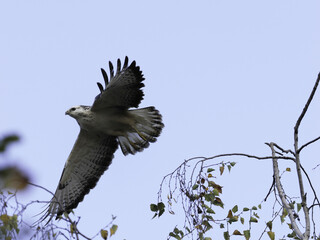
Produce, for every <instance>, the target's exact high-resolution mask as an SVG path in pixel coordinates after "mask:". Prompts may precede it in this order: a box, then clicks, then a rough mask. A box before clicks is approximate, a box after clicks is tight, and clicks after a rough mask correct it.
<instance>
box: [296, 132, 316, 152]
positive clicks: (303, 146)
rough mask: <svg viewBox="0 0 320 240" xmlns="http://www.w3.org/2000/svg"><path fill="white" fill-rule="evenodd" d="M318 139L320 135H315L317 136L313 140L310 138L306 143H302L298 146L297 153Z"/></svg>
mask: <svg viewBox="0 0 320 240" xmlns="http://www.w3.org/2000/svg"><path fill="white" fill-rule="evenodd" d="M319 139H320V136H319V137H317V138H315V139H313V140H311V141H310V142H307V143H306V144H303V145H302V146H301V147H300V148H299V150H298V153H300V152H301V150H302V149H304V148H305V147H306V146H308V145H309V144H311V143H314V142H316V141H318V140H319Z"/></svg>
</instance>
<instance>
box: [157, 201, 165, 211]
mask: <svg viewBox="0 0 320 240" xmlns="http://www.w3.org/2000/svg"><path fill="white" fill-rule="evenodd" d="M164 208H165V205H164V203H163V202H159V203H158V209H159V210H163V209H164Z"/></svg>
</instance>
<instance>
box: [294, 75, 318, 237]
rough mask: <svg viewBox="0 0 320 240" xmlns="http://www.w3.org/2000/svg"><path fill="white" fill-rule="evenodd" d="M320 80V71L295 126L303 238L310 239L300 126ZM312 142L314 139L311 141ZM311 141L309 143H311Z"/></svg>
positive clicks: (295, 149)
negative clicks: (304, 225)
mask: <svg viewBox="0 0 320 240" xmlns="http://www.w3.org/2000/svg"><path fill="white" fill-rule="evenodd" d="M319 81H320V73H319V74H318V77H317V80H316V82H315V84H314V87H313V89H312V91H311V94H310V96H309V98H308V101H307V103H306V105H305V106H304V108H303V110H302V113H301V114H300V116H299V118H298V120H297V122H296V125H295V127H294V151H295V158H296V161H295V162H296V170H297V176H298V182H299V190H300V197H301V201H302V202H301V205H302V208H303V212H304V216H305V224H306V230H305V233H304V234H303V235H304V238H303V239H309V237H310V216H309V210H308V207H307V195H306V193H305V191H304V186H303V180H302V174H301V167H300V166H301V164H300V151H301V150H302V149H303V147H304V146H302V147H301V148H300V149H299V137H298V135H299V127H300V124H301V121H302V119H303V118H304V116H305V114H306V112H307V111H308V108H309V106H310V103H311V101H312V99H313V97H314V94H315V92H316V90H317V87H318V85H319ZM311 142H312V141H311ZM311 142H309V144H310V143H311Z"/></svg>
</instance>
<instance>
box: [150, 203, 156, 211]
mask: <svg viewBox="0 0 320 240" xmlns="http://www.w3.org/2000/svg"><path fill="white" fill-rule="evenodd" d="M150 210H151V211H152V212H157V211H158V205H156V204H150Z"/></svg>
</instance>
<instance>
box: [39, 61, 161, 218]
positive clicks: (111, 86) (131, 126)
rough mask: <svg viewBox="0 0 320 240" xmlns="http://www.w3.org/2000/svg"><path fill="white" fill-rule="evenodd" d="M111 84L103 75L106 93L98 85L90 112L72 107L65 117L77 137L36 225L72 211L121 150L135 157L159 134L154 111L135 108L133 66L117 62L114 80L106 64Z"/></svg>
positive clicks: (137, 93)
mask: <svg viewBox="0 0 320 240" xmlns="http://www.w3.org/2000/svg"><path fill="white" fill-rule="evenodd" d="M109 67H110V82H109V79H108V75H107V74H106V72H105V71H104V70H103V69H101V70H102V74H103V77H104V80H105V89H104V88H103V86H102V85H101V84H100V83H98V87H99V89H100V94H99V95H98V96H97V97H96V98H95V101H94V103H93V105H92V106H83V105H80V106H75V107H72V108H70V109H69V110H68V111H66V114H67V115H69V116H71V117H73V118H75V119H76V121H77V122H78V124H79V126H80V133H79V135H78V138H77V140H76V142H75V144H74V146H73V149H72V151H71V153H70V155H69V157H68V159H67V162H66V164H65V167H64V169H63V172H62V175H61V178H60V181H59V184H58V187H57V190H56V192H55V194H54V196H53V198H52V200H51V202H50V204H49V206H48V210H47V213H46V214H45V215H44V216H43V217H42V218H41V219H40V220H44V219H45V218H47V217H49V221H50V220H51V219H52V218H53V217H54V216H57V217H58V216H60V215H61V214H63V213H64V212H66V213H69V212H70V211H71V210H72V209H74V208H76V207H77V206H78V204H79V202H81V201H82V200H83V198H84V196H85V195H86V194H88V193H89V191H90V189H92V188H93V187H94V186H95V185H96V183H97V182H98V180H99V178H100V176H101V175H102V174H103V173H104V171H105V170H106V169H108V167H109V165H110V164H111V161H112V159H113V154H114V152H115V151H116V149H117V148H118V145H120V147H121V150H122V152H123V154H124V155H127V154H135V153H136V152H140V151H142V150H143V149H144V148H147V147H148V146H149V143H150V142H155V141H156V138H157V137H158V136H159V135H160V133H161V130H162V128H163V126H164V125H163V123H162V117H161V115H160V113H159V111H158V110H156V109H155V108H154V107H146V108H141V109H129V108H131V107H135V108H137V107H138V105H139V104H140V102H141V100H142V99H143V92H142V90H141V88H142V87H143V86H144V84H143V83H142V81H143V80H144V78H143V75H142V72H141V71H140V68H139V67H138V66H136V63H135V61H133V62H132V63H131V64H130V66H128V58H127V57H126V58H125V62H124V65H123V68H122V69H121V62H120V60H119V59H118V62H117V70H116V74H114V70H113V65H112V64H111V63H110V62H109Z"/></svg>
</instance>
